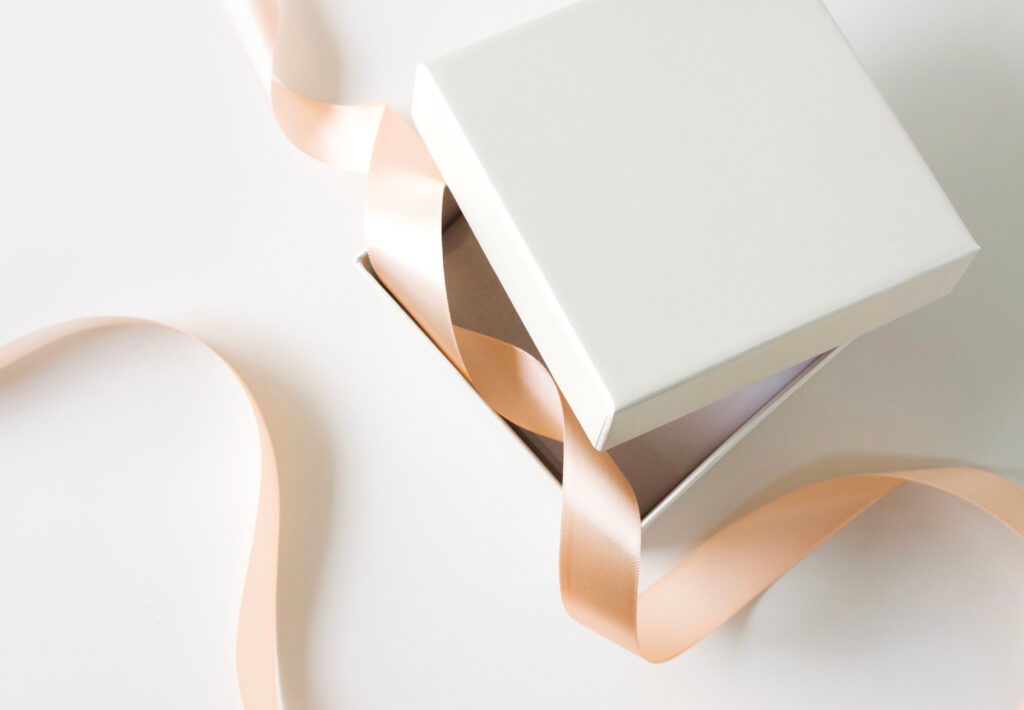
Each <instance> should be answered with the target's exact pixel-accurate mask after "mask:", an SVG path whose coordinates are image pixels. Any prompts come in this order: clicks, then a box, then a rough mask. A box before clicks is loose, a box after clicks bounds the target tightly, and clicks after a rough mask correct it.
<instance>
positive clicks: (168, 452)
mask: <svg viewBox="0 0 1024 710" xmlns="http://www.w3.org/2000/svg"><path fill="white" fill-rule="evenodd" d="M557 4H558V2H557V0H546V1H545V0H533V1H531V2H525V3H505V4H502V3H494V2H487V3H481V2H469V1H468V0H447V1H446V2H430V3H414V2H408V1H406V2H399V1H398V0H390V1H388V2H378V3H373V4H372V5H371V4H369V3H357V2H347V3H341V2H337V1H333V2H328V1H327V0H319V1H317V2H314V1H313V0H293V2H289V3H287V6H286V9H285V13H284V20H285V22H284V25H285V41H284V44H283V49H282V57H281V65H280V70H281V74H282V76H283V77H284V78H285V79H286V80H287V81H288V82H289V83H291V84H292V85H293V86H294V87H295V88H297V89H300V90H303V91H306V92H308V93H310V94H312V95H314V96H317V97H319V98H326V99H337V100H347V101H356V100H371V99H380V98H384V99H387V100H391V101H393V102H394V103H395V104H396V105H398V106H399V107H401V108H405V106H406V99H407V97H408V96H409V91H410V88H411V81H412V68H413V66H414V62H415V60H417V59H419V58H421V57H429V56H433V55H435V54H438V53H441V52H443V51H445V50H446V49H449V48H452V47H455V46H458V45H459V44H462V43H465V42H467V41H470V40H472V39H474V38H475V37H478V36H481V35H482V34H484V33H486V32H489V31H492V30H496V29H500V28H502V27H505V26H507V25H509V24H511V23H513V22H515V21H518V20H521V19H525V18H527V17H529V16H532V15H534V14H536V13H538V12H540V11H542V10H544V9H547V8H548V7H552V6H555V5H557ZM829 4H830V7H831V9H832V10H833V12H834V13H835V14H836V16H837V19H838V21H839V23H840V25H841V26H842V27H843V29H844V31H846V32H847V34H848V37H849V38H850V40H851V43H852V44H853V45H854V48H855V49H856V50H857V51H858V52H859V54H860V55H861V57H862V58H863V60H864V62H865V65H866V67H867V69H868V71H869V72H870V73H871V75H872V76H873V77H874V78H875V80H876V81H877V82H878V84H879V86H880V88H881V89H882V91H883V93H884V94H885V95H886V97H887V98H888V99H889V101H890V102H891V103H892V105H893V107H894V109H895V110H896V112H897V114H898V115H899V116H900V118H901V120H902V121H903V122H904V124H905V125H906V127H907V129H908V131H909V132H910V134H911V136H912V137H913V138H914V140H915V141H916V142H917V144H918V146H919V148H920V149H921V151H922V152H923V153H924V155H925V157H926V159H927V160H928V162H929V164H930V165H931V167H932V168H933V170H934V171H935V172H936V174H937V175H938V177H939V180H940V181H941V182H942V184H943V186H944V187H945V188H946V190H947V192H948V193H949V195H950V197H951V198H952V200H953V202H954V204H955V205H956V206H957V208H958V210H959V211H960V213H961V214H962V216H963V217H964V220H965V221H966V222H967V224H968V226H969V227H970V228H971V229H972V231H973V233H974V235H975V237H976V238H977V240H978V242H979V243H980V244H981V245H982V248H983V251H982V253H981V254H980V255H979V257H978V258H977V260H976V261H975V264H974V266H973V267H972V268H971V270H970V271H969V273H968V274H967V276H966V277H965V279H964V281H963V282H962V284H961V286H960V287H959V288H958V289H957V291H956V292H955V293H954V294H953V295H952V296H950V297H949V298H947V299H945V300H943V301H942V302H940V303H938V304H936V305H933V306H931V307H929V308H927V309H926V310H924V311H922V312H920V313H918V314H916V315H914V316H912V317H910V318H907V319H904V320H902V321H900V322H898V323H896V324H894V325H892V326H889V327H887V328H885V329H883V330H882V331H879V332H877V333H875V334H872V335H871V336H868V337H866V338H863V339H862V340H860V341H858V342H857V343H855V344H854V345H853V346H851V347H850V348H849V349H848V350H847V351H846V352H845V353H843V354H842V355H841V356H840V358H839V359H838V360H837V361H836V362H835V363H833V364H832V365H830V366H829V367H828V368H827V369H826V370H825V371H824V372H822V373H821V374H820V375H819V376H818V377H816V378H815V379H814V380H813V381H811V382H810V383H809V384H808V385H807V386H806V387H804V388H803V389H802V390H801V391H800V392H798V393H797V394H796V395H795V396H794V397H793V398H792V399H791V400H790V401H789V402H788V403H787V404H786V405H785V406H783V407H782V409H781V410H780V411H779V412H777V413H776V414H775V415H773V416H772V417H771V418H770V420H769V421H768V422H766V423H765V424H764V425H762V426H761V427H760V428H759V429H758V430H757V431H756V432H755V433H754V434H753V435H752V436H750V437H749V438H748V439H747V440H746V441H744V442H743V444H742V445H741V446H740V447H739V448H738V449H737V450H736V451H735V452H734V453H733V454H731V455H730V456H729V457H728V458H727V460H726V461H724V462H723V463H722V464H721V465H720V466H719V469H718V471H717V472H716V473H715V474H712V475H709V476H708V477H706V478H705V479H703V480H702V481H701V483H699V484H698V485H697V486H695V487H694V489H693V496H692V497H691V498H690V501H692V502H691V503H690V504H688V505H687V504H682V505H680V506H678V507H677V508H676V509H675V512H674V514H673V515H671V516H669V517H667V518H664V519H662V520H660V521H659V524H658V525H657V526H656V527H655V528H654V529H652V530H651V531H650V534H649V535H648V536H647V538H646V539H645V556H646V558H645V559H646V564H647V567H646V568H645V573H647V574H648V575H649V574H651V573H653V572H656V571H657V570H658V569H659V568H660V567H661V566H663V565H664V564H665V563H666V562H667V561H668V560H671V559H673V558H675V557H676V556H677V555H678V554H680V552H681V551H682V550H684V549H685V548H686V546H687V545H688V544H690V543H691V542H692V541H693V540H694V539H695V538H696V537H699V536H700V535H701V534H703V532H705V531H706V530H707V529H708V528H709V527H712V526H714V525H715V524H717V523H718V522H719V521H720V519H721V517H722V516H723V515H724V514H725V511H723V510H722V507H723V504H722V502H721V501H724V500H726V499H727V498H728V496H727V495H726V493H727V492H728V491H729V489H731V488H735V487H736V486H737V485H743V486H747V487H750V486H751V485H752V484H751V480H754V479H756V480H757V481H758V482H759V483H758V484H757V485H755V486H753V488H751V490H752V492H753V491H754V490H760V491H761V492H760V494H759V495H758V496H757V497H758V498H759V499H760V498H763V497H765V496H767V495H770V494H773V493H776V492H778V491H780V490H783V489H785V488H788V487H790V486H793V485H795V484H796V483H798V482H800V481H804V480H809V479H812V478H815V477H819V476H822V475H831V474H835V473H848V472H853V471H862V470H878V469H885V468H891V467H893V466H916V465H927V464H932V463H945V462H971V463H974V464H979V465H985V466H989V467H991V468H993V469H994V470H996V471H998V472H1000V473H1002V474H1004V475H1007V476H1009V477H1011V478H1013V479H1014V480H1016V481H1017V482H1019V483H1024V436H1022V433H1021V430H1022V426H1021V425H1022V424H1024V371H1022V369H1021V363H1022V361H1024V338H1022V335H1021V333H1020V325H1021V322H1022V321H1021V319H1022V316H1024V291H1022V281H1021V271H1022V268H1024V245H1022V243H1021V225H1022V224H1024V200H1022V199H1021V198H1022V196H1024V171H1022V169H1021V166H1022V165H1024V57H1022V50H1021V40H1022V38H1024V5H1021V4H1020V3H1018V2H1015V0H1005V1H1003V2H1000V1H997V0H971V1H968V0H947V1H945V2H938V1H936V0H932V1H930V2H929V1H926V0H919V1H918V0H895V1H894V0H889V1H888V2H883V1H882V0H832V2H830V3H829ZM0 39H2V41H0V66H2V67H3V69H2V70H0V71H2V76H3V79H4V86H5V93H4V99H3V103H2V108H3V113H2V114H0V127H2V130H0V156H2V160H0V303H3V309H2V310H0V340H7V339H9V338H11V337H13V336H15V335H17V334H20V333H22V332H25V331H27V330H30V329H32V328H34V327H37V326H40V325H43V324H46V323H50V322H53V321H57V320H62V319H65V318H69V317H73V316H80V315H87V314H95V313H123V314H131V315H142V316H147V317H153V318H158V319H162V320H166V321H168V322H170V323H172V324H174V325H177V326H182V327H185V328H188V329H191V330H194V331H195V332H197V333H198V334H199V335H201V336H203V337H205V338H207V339H208V340H210V342H211V343H212V344H213V345H214V346H216V347H218V348H219V349H220V350H221V351H222V352H223V353H224V354H225V355H226V356H227V357H228V358H229V359H230V360H231V361H232V362H233V363H235V364H237V366H238V367H239V368H240V370H241V372H242V374H243V375H244V376H245V377H246V378H247V379H248V381H249V382H250V383H251V385H252V388H253V390H254V391H255V394H256V396H257V398H258V399H259V400H260V402H261V404H262V405H263V407H264V409H265V413H266V415H267V419H268V423H269V425H270V428H271V431H272V433H273V436H274V440H275V444H276V446H277V449H278V454H279V458H280V467H281V476H282V481H281V485H282V498H283V510H282V519H283V534H282V570H281V571H282V580H281V585H280V597H281V599H280V620H279V633H280V655H281V678H282V684H283V694H284V698H285V701H286V707H288V708H340V707H345V708H407V707H423V708H450V707H488V708H490V707H495V708H522V707H551V708H554V707H559V708H564V707H592V708H621V707H649V708H679V707H685V708H714V709H725V708H750V707H757V708H820V707H829V708H832V707H839V708H846V707H850V708H853V707H863V706H865V705H868V704H870V705H871V706H872V707H886V708H888V707H892V708H926V707H927V708H962V707H971V708H1012V707H1015V705H1016V704H1017V703H1019V702H1020V700H1022V699H1024V675H1022V674H1021V672H1020V669H1021V667H1024V605H1022V604H1021V603H1020V599H1021V590H1022V589H1024V564H1022V563H1021V561H1022V560H1024V543H1022V542H1021V541H1020V540H1017V539H1015V538H1014V537H1013V536H1012V535H1011V534H1009V533H1008V532H1006V531H1005V530H1003V529H1002V528H1000V527H999V526H998V525H997V524H994V523H992V522H991V521H989V520H987V519H985V518H984V517H983V516H982V515H980V514H978V513H976V512H975V511H973V510H969V509H966V508H965V507H963V506H960V505H958V504H956V503H953V502H951V501H948V500H945V499H943V498H942V497H941V496H939V495H935V494H931V493H927V492H922V491H917V490H914V489H911V488H906V489H904V490H901V491H900V492H898V493H897V494H896V495H894V496H893V497H892V500H890V501H887V502H885V503H883V504H881V505H879V506H878V507H877V508H876V509H875V510H873V511H871V512H869V513H868V514H866V515H865V516H864V517H863V518H862V519H861V520H859V521H858V522H856V523H854V524H853V525H852V526H850V528H848V529H847V530H845V531H844V532H842V533H840V534H839V535H838V536H837V537H836V538H835V539H834V540H833V541H831V542H830V543H828V544H827V545H826V546H825V547H824V548H823V549H821V550H820V551H819V552H817V553H815V554H813V555H812V556H811V557H810V558H809V559H808V560H806V561H805V562H804V563H802V564H801V565H800V566H799V567H798V568H796V569H795V570H794V571H793V572H792V573H791V574H790V575H788V576H787V577H785V578H784V579H783V580H782V581H781V582H780V583H778V584H777V585H775V586H774V587H773V588H772V589H770V590H769V591H768V592H767V593H766V594H764V595H762V597H761V598H760V599H758V600H757V601H756V602H755V603H754V604H753V605H751V607H750V608H748V609H747V610H745V611H744V612H743V613H741V614H740V615H739V616H738V617H737V618H736V619H734V620H733V621H732V622H730V623H729V624H728V625H726V626H725V627H724V628H723V629H721V630H719V631H718V632H716V633H715V634H714V635H713V636H712V637H710V638H709V639H708V640H707V641H705V642H704V643H702V644H701V645H699V646H698V647H697V648H696V649H694V650H693V651H691V652H689V653H687V654H686V655H684V656H683V657H681V658H679V659H677V660H675V661H672V662H670V663H667V664H664V665H660V666H651V665H648V664H646V663H644V662H642V661H639V660H637V659H635V658H632V657H630V656H628V655H627V654H625V653H624V652H622V651H620V650H619V649H618V648H616V647H614V646H612V645H611V644H609V643H608V642H606V641H604V640H603V639H601V638H599V637H597V636H595V635H594V634H592V633H591V632H589V631H587V630H585V629H583V628H580V627H578V626H576V625H575V624H574V623H572V622H570V621H569V620H568V619H567V618H566V617H565V615H564V613H563V611H562V610H561V606H560V603H559V600H558V592H557V574H556V537H557V514H558V504H557V496H556V495H555V494H554V493H553V492H552V486H551V485H550V484H549V483H548V481H546V480H545V479H544V478H543V475H542V474H541V472H540V469H539V467H538V466H537V465H536V464H535V463H534V462H533V460H532V459H531V458H530V456H529V454H527V453H526V452H525V451H524V450H523V449H522V448H521V447H520V446H519V444H518V443H517V441H516V440H515V439H514V438H513V437H511V436H510V435H509V434H508V432H507V430H506V429H505V428H504V427H503V425H501V424H500V423H499V422H498V421H496V420H495V419H494V418H493V417H491V416H490V415H489V414H488V412H487V410H486V409H485V407H484V406H483V405H482V404H481V403H480V402H479V401H478V400H477V399H476V397H475V395H473V394H472V393H471V392H470V391H469V389H468V388H467V387H465V386H464V385H462V384H461V383H460V382H459V380H458V377H457V375H455V374H454V372H453V371H451V370H450V368H448V367H447V366H445V364H444V362H443V360H442V359H441V358H440V356H439V355H437V354H436V352H434V351H433V350H432V349H431V347H430V346H429V345H427V344H426V343H425V341H424V340H423V338H422V336H421V335H420V334H419V333H418V332H417V331H416V330H415V329H414V328H412V327H410V325H409V324H408V322H407V321H406V320H405V319H404V317H402V316H401V315H400V314H399V313H398V312H397V311H396V310H395V309H394V308H393V306H392V305H391V304H390V303H387V302H386V301H385V300H384V299H382V298H380V296H379V294H378V292H377V291H375V290H374V289H372V288H370V287H368V285H367V284H366V283H365V282H364V281H363V279H362V278H361V277H360V275H359V274H358V273H356V272H355V271H354V269H353V267H352V264H351V258H352V255H354V254H355V253H356V252H357V251H359V250H360V249H361V237H360V223H361V207H362V204H361V203H362V179H361V178H359V177H357V176H350V175H344V174H339V173H336V172H334V171H332V170H330V169H328V168H325V167H323V166H321V165H318V164H316V163H314V162H313V161H311V160H309V159H308V158H306V157H305V156H303V155H301V154H299V153H298V152H297V151H296V150H294V149H293V148H292V147H291V146H290V145H288V144H287V143H286V141H285V140H284V139H283V138H282V137H281V136H280V135H279V134H278V132H277V130H276V128H275V126H274V124H273V122H272V120H271V117H270V114H269V111H268V110H267V108H266V105H265V103H264V100H263V98H262V96H261V94H260V92H259V89H258V87H257V86H256V84H255V82H254V80H253V79H252V77H251V75H250V72H249V70H248V68H247V66H246V64H245V61H244V59H243V58H242V56H241V52H240V50H239V48H238V46H237V44H236V43H235V41H234V38H233V36H232V33H231V31H230V29H229V28H228V26H227V23H226V20H225V17H224V14H223V13H222V12H221V11H220V10H219V8H218V7H217V6H216V4H213V3H207V2H200V1H199V0H191V1H189V2H179V3H165V4H142V3H132V2H127V1H123V0H104V1H102V2H99V3H90V4H83V3H73V2H67V1H62V2H58V3H47V4H40V3H19V4H17V5H16V6H13V7H11V8H7V12H6V13H5V21H4V22H3V23H2V28H0ZM241 406H242V403H241V401H240V399H239V396H238V393H237V392H236V391H235V390H233V389H232V388H231V387H230V386H229V384H228V383H227V381H226V380H225V379H224V378H223V372H222V371H221V370H219V366H218V365H217V364H216V363H215V362H214V361H213V360H212V359H210V358H209V357H208V356H206V355H204V354H203V353H201V352H200V351H199V350H198V349H197V348H196V347H195V346H193V345H190V344H187V343H186V342H185V341H181V340H176V339H174V338H173V337H170V336H165V335H161V334H158V333H155V332H149V331H139V332H137V333H121V334H108V335H106V336H96V337H93V338H89V339H87V340H86V341H83V342H79V343H73V344H72V346H69V347H67V348H58V349H56V350H55V351H53V352H51V353H49V354H47V355H46V356H45V357H43V358H40V359H39V360H36V361H34V362H33V363H31V364H30V366H24V367H19V368H16V369H14V370H9V371H7V372H6V373H5V374H4V375H3V377H2V379H0V472H2V474H0V485H2V486H3V489H2V495H0V540H2V543H0V569H2V572H0V629H2V632H0V669H2V670H0V680H2V682H0V705H2V706H3V707H40V708H58V707H61V708H63V707H87V708H137V707H146V708H182V707H195V708H212V707H217V708H221V707H237V706H238V702H237V700H236V699H235V690H234V677H233V671H232V664H233V659H232V649H231V646H232V642H233V638H232V636H233V628H234V623H235V619H234V610H235V601H234V600H235V598H236V595H237V591H238V585H239V582H240V579H241V572H242V569H241V566H242V564H244V557H245V552H246V546H247V540H246V539H245V534H246V530H247V526H248V525H249V524H250V516H251V506H252V488H251V485H250V482H251V479H250V467H251V463H252V461H251V459H250V458H247V457H250V456H251V453H247V452H251V444H252V432H251V431H250V430H249V428H248V427H247V426H246V420H245V418H244V412H242V410H241V409H240V408H241ZM398 438H400V443H399V444H397V445H396V443H395V442H396V439H398Z"/></svg>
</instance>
